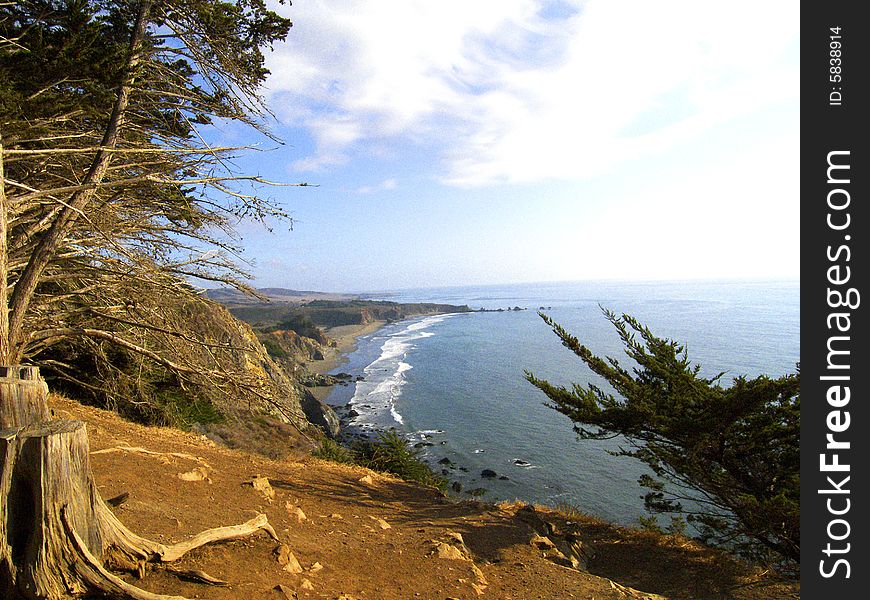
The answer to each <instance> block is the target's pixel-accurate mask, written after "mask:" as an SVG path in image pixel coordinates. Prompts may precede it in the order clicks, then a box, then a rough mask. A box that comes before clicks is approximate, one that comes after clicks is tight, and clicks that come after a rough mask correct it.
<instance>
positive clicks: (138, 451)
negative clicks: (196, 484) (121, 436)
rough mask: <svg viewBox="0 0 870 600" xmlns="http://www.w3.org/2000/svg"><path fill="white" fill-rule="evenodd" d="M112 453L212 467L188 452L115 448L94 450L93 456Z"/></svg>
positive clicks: (130, 447)
mask: <svg viewBox="0 0 870 600" xmlns="http://www.w3.org/2000/svg"><path fill="white" fill-rule="evenodd" d="M112 452H131V453H134V454H145V455H148V456H162V457H172V458H181V459H184V460H192V461H193V462H197V463H199V464H201V465H203V466H204V467H208V468H209V469H211V466H209V464H208V463H207V462H205V461H204V460H203V459H201V458H199V457H198V456H194V455H192V454H187V453H186V452H157V451H155V450H148V449H147V448H142V447H140V446H114V447H112V448H103V449H102V450H94V451H93V452H91V455H92V456H93V455H97V454H111V453H112Z"/></svg>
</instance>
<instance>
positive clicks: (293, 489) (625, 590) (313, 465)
mask: <svg viewBox="0 0 870 600" xmlns="http://www.w3.org/2000/svg"><path fill="white" fill-rule="evenodd" d="M51 403H52V406H53V409H54V411H55V413H56V415H57V416H58V417H59V418H74V419H80V420H83V421H86V422H87V423H88V432H89V436H90V444H91V451H92V456H91V460H92V467H93V471H94V474H95V477H96V480H97V483H98V486H99V490H100V492H101V493H102V495H103V497H104V498H112V497H115V496H118V495H120V494H122V493H125V492H126V493H129V497H128V498H127V499H126V501H125V502H124V503H122V504H120V506H118V507H117V508H115V509H114V510H115V512H116V514H118V516H119V517H120V519H121V520H122V521H123V522H124V524H126V525H127V526H128V527H129V528H131V529H132V530H133V531H134V532H136V533H138V534H140V535H143V536H145V537H149V538H152V539H155V540H157V541H160V542H164V543H170V542H176V541H181V540H183V539H185V538H186V537H189V536H191V535H193V534H195V533H198V532H200V531H202V530H205V529H208V528H212V527H217V526H222V525H231V524H238V523H242V522H244V521H247V520H249V519H250V518H251V517H253V516H254V515H255V514H256V513H258V512H264V513H266V514H267V515H268V518H269V521H270V522H271V523H272V525H273V526H274V528H275V530H276V531H277V533H278V536H279V538H280V540H281V543H282V544H284V545H285V546H286V547H285V548H284V551H283V557H282V561H283V562H285V563H286V560H287V553H288V551H290V552H292V553H293V555H294V556H295V558H296V559H297V560H298V563H299V566H300V567H301V571H302V572H301V573H292V572H288V571H287V570H284V569H282V565H281V564H280V563H279V561H278V555H279V554H280V552H279V550H280V546H279V544H278V543H277V542H275V541H274V540H272V539H271V538H269V537H268V536H267V535H265V534H263V533H260V534H257V535H254V536H252V537H250V538H247V539H245V540H239V541H232V542H225V543H221V544H216V545H212V546H206V547H203V548H200V549H198V550H195V551H193V552H191V553H190V554H188V555H187V556H186V557H185V558H184V559H183V560H181V561H179V563H177V564H171V565H168V566H149V570H148V573H147V575H146V576H145V578H144V579H143V580H134V579H132V578H128V581H131V582H133V583H135V584H136V585H138V586H140V587H142V588H144V589H147V590H150V591H153V592H160V593H164V594H180V595H183V596H186V597H188V598H216V599H217V598H245V599H252V600H253V599H259V598H265V599H269V598H275V599H279V600H280V599H281V598H297V597H298V598H333V599H337V598H341V599H345V600H349V599H362V598H383V599H414V598H423V599H440V600H444V599H447V598H462V599H466V598H467V599H476V598H484V599H486V598H493V599H508V598H511V599H514V600H526V599H534V598H541V599H561V598H595V599H610V598H613V599H617V598H647V597H653V596H650V595H649V594H652V593H654V594H661V595H664V596H666V597H670V598H687V599H689V598H692V599H695V598H717V599H718V598H735V599H746V600H762V599H764V600H769V599H777V598H795V597H798V596H799V588H798V586H797V585H796V584H793V583H792V584H788V583H782V582H778V581H777V580H776V579H775V578H774V577H773V576H772V575H770V574H769V573H761V572H759V571H757V570H753V569H750V568H747V567H745V566H742V565H740V564H737V563H734V562H733V561H730V560H728V559H726V558H723V557H722V555H720V554H719V553H717V552H715V551H712V550H710V549H707V548H703V547H701V546H699V545H697V544H695V543H693V542H690V541H688V540H685V539H682V538H676V537H672V536H661V535H654V534H649V533H642V532H638V531H634V530H628V529H623V528H619V527H616V526H613V525H611V524H607V523H603V522H601V521H597V520H594V519H590V518H587V517H582V516H577V515H571V516H572V518H573V519H574V522H573V525H572V524H571V523H568V522H567V521H566V517H565V516H560V515H557V514H555V513H553V512H551V511H546V510H544V509H542V508H539V509H538V511H537V512H535V511H529V510H528V509H526V510H519V509H520V508H521V505H518V504H515V505H503V506H494V505H490V504H485V503H481V502H457V501H453V500H450V499H447V498H444V497H443V496H442V495H441V494H440V493H438V492H437V491H435V490H433V489H430V488H424V487H421V486H418V485H414V484H410V483H406V482H403V481H400V480H397V479H394V478H392V477H389V476H385V475H381V474H378V473H374V472H371V471H369V470H367V469H362V468H359V467H350V466H345V465H338V464H333V463H329V462H325V461H321V460H318V459H315V458H312V457H310V456H306V455H302V454H298V455H293V456H291V458H289V459H287V460H283V461H272V460H269V459H267V458H264V457H262V456H258V455H252V454H246V453H242V452H239V451H235V450H229V449H227V448H224V447H219V446H217V445H216V444H214V443H213V442H211V441H210V440H208V439H206V438H204V437H203V436H198V435H195V434H192V433H186V432H182V431H178V430H172V429H165V428H155V427H143V426H139V425H135V424H131V423H128V422H125V421H122V420H121V419H119V418H118V417H117V416H115V415H114V414H112V413H109V412H105V411H101V410H98V409H94V408H89V407H83V406H81V405H79V404H77V403H75V402H73V401H70V400H67V399H64V398H60V397H57V396H52V398H51ZM258 475H259V476H260V477H262V478H267V479H268V482H269V484H270V486H269V487H270V489H271V491H272V494H273V496H272V497H268V495H267V492H268V489H267V490H266V491H265V492H262V491H257V490H255V489H254V487H253V486H252V485H246V482H250V481H251V480H252V479H253V478H254V477H255V476H258ZM298 510H301V511H302V512H303V513H304V515H305V518H304V520H302V519H300V517H299V514H298ZM530 512H531V514H532V515H533V516H534V518H535V519H537V518H538V516H540V517H543V519H544V521H547V522H549V523H551V524H552V525H553V526H555V527H556V528H557V529H560V530H567V529H571V528H573V530H574V531H575V532H576V533H577V535H578V536H579V537H580V538H581V539H582V540H583V542H584V544H585V545H586V546H587V547H590V546H591V547H592V549H593V551H594V558H592V559H591V562H590V563H589V567H588V568H589V572H588V573H586V572H580V571H577V570H573V569H570V568H566V567H563V566H560V565H558V564H556V563H554V562H552V561H551V560H548V559H547V558H545V557H544V556H543V552H542V550H540V549H538V548H537V547H534V546H532V545H530V540H531V539H532V537H533V536H534V535H535V532H534V530H533V526H532V525H530V524H529V523H530V521H529V514H530ZM456 534H460V535H461V538H459V537H457V536H456ZM439 546H440V548H441V550H442V552H441V555H444V556H452V557H453V558H442V557H440V555H439V553H438V552H437V551H436V550H437V549H438V547H439ZM290 564H291V566H292V560H291V561H290ZM179 570H200V571H204V572H205V573H207V574H208V575H210V576H212V577H215V578H217V579H220V580H223V581H225V582H227V584H228V585H226V586H222V587H214V586H209V585H204V584H202V583H192V582H188V581H185V580H183V579H181V578H180V577H179V575H178V574H177V573H175V572H174V571H179ZM278 586H280V587H278ZM306 588H307V589H306ZM632 588H633V589H632ZM637 590H643V592H645V593H642V592H639V591H637Z"/></svg>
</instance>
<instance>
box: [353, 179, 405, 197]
mask: <svg viewBox="0 0 870 600" xmlns="http://www.w3.org/2000/svg"><path fill="white" fill-rule="evenodd" d="M397 187H398V182H397V181H396V180H395V179H394V178H392V177H390V178H388V179H384V180H383V181H382V182H380V183H379V184H377V185H364V186H362V187H360V188H357V190H356V193H357V194H374V193H375V192H385V191H390V190H394V189H396V188H397Z"/></svg>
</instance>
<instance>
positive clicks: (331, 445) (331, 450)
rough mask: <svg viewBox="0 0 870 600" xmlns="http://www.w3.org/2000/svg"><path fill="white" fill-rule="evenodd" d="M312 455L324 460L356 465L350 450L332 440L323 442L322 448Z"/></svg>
mask: <svg viewBox="0 0 870 600" xmlns="http://www.w3.org/2000/svg"><path fill="white" fill-rule="evenodd" d="M312 454H313V455H314V456H316V457H317V458H322V459H323V460H330V461H332V462H337V463H341V464H345V465H351V464H356V460H355V457H354V455H353V453H352V452H351V451H350V450H349V449H347V448H345V447H344V446H342V445H341V444H339V443H338V442H335V441H333V440H330V439H325V440H323V441H322V442H321V443H320V448H318V449H317V450H315V451H314V452H312Z"/></svg>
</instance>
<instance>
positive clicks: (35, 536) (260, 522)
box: [0, 367, 277, 600]
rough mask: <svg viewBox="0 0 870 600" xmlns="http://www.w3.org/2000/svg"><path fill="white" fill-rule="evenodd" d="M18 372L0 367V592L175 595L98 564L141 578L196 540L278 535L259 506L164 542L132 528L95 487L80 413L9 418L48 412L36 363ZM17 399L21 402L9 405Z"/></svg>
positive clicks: (136, 599) (145, 599) (146, 599)
mask: <svg viewBox="0 0 870 600" xmlns="http://www.w3.org/2000/svg"><path fill="white" fill-rule="evenodd" d="M0 368H2V367H0ZM20 373H21V372H20V371H17V370H10V368H8V367H7V368H5V371H3V372H0V375H6V377H0V406H2V407H3V411H2V415H0V417H2V419H0V427H2V428H3V429H2V430H0V597H2V598H10V599H12V598H40V599H60V598H70V597H78V596H84V595H88V594H101V595H103V596H105V597H109V598H118V599H133V600H140V599H141V600H155V599H162V600H166V599H169V598H172V599H177V598H178V597H176V596H165V595H159V594H153V593H151V592H146V591H143V590H140V589H139V588H136V587H135V586H133V585H131V584H129V583H127V582H125V581H123V580H122V579H120V578H119V577H117V576H116V575H113V574H112V573H111V572H110V571H109V569H107V568H106V566H104V565H108V566H109V567H110V568H112V569H115V570H125V571H129V572H132V573H136V574H137V575H138V576H139V577H140V578H141V577H143V576H144V574H145V564H146V563H148V562H161V563H166V562H172V561H175V560H178V559H179V558H181V557H182V556H183V555H184V554H186V553H187V552H189V551H191V550H193V549H194V548H198V547H200V546H203V545H205V544H209V543H212V542H218V541H223V540H232V539H238V538H241V537H245V536H248V535H251V534H253V533H256V532H257V531H260V530H263V531H265V532H266V533H268V534H269V535H270V536H271V537H273V538H275V539H277V535H276V534H275V530H274V529H273V528H272V527H271V525H269V523H268V520H267V518H266V515H263V514H261V515H257V516H256V517H254V518H253V519H251V520H250V521H248V522H246V523H243V524H241V525H235V526H232V527H218V528H215V529H210V530H208V531H204V532H202V533H200V534H198V535H196V536H194V537H192V538H191V539H189V540H186V541H183V542H179V543H177V544H174V545H168V546H167V545H163V544H159V543H157V542H154V541H151V540H147V539H145V538H142V537H140V536H138V535H136V534H134V533H133V532H131V531H130V530H129V529H127V528H126V527H125V526H124V525H123V524H122V523H121V522H120V521H119V520H118V518H117V517H116V516H115V514H114V513H113V512H112V511H111V510H110V509H109V507H108V506H107V504H106V503H105V501H104V500H103V499H102V498H101V497H100V494H99V492H98V491H97V487H96V483H95V482H94V478H93V475H92V473H91V467H90V460H89V458H90V452H89V449H88V437H87V428H86V426H85V424H84V423H83V422H81V421H69V420H55V421H47V422H38V423H36V424H31V425H27V426H15V425H14V424H15V423H19V422H21V419H22V415H25V416H26V418H29V416H30V415H45V416H48V415H49V414H50V413H49V411H48V408H47V403H46V394H45V386H44V383H42V381H41V380H39V379H38V371H36V372H35V377H36V379H35V380H34V379H25V380H23V381H21V380H18V378H17V375H19V374H20ZM25 375H26V376H27V377H31V376H33V375H34V371H32V370H28V371H26V372H25ZM33 381H38V382H39V383H40V384H41V385H32V384H31V383H32V382H33ZM17 384H21V385H17ZM10 392H11V393H10ZM17 406H21V407H22V408H23V410H21V411H16V410H15V409H16V407H17ZM10 423H11V424H13V426H12V427H10V426H9V425H10Z"/></svg>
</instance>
